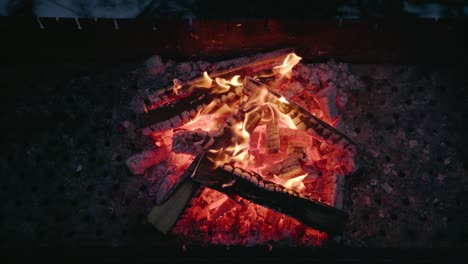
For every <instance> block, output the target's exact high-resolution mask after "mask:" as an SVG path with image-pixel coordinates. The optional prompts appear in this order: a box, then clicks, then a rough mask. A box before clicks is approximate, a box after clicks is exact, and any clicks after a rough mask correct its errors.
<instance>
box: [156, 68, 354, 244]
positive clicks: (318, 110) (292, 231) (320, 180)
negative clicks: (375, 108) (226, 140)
mask: <svg viewBox="0 0 468 264" xmlns="http://www.w3.org/2000/svg"><path fill="white" fill-rule="evenodd" d="M286 69H287V70H291V69H292V66H291V67H290V68H288V67H286ZM281 75H288V76H289V73H288V72H286V71H284V72H281ZM293 81H294V79H286V78H281V80H279V81H277V82H276V86H272V87H271V88H272V89H275V90H276V91H277V92H279V93H281V94H286V93H287V92H288V91H287V89H289V85H290V84H291V83H292V82H293ZM215 83H218V84H221V85H225V81H224V80H219V79H216V82H215ZM323 85H324V86H326V84H323ZM226 87H227V88H226ZM226 87H225V86H223V88H226V89H228V88H229V86H226ZM184 96H186V94H177V95H175V94H173V95H172V96H171V97H170V98H168V99H167V100H166V101H159V102H157V104H154V105H152V106H151V107H150V109H154V108H156V107H158V106H160V105H163V104H167V103H169V102H173V101H175V100H178V99H180V98H182V97H184ZM286 98H288V97H286ZM282 99H283V100H286V99H284V98H282ZM287 100H290V102H291V101H292V102H295V103H297V104H298V105H300V106H302V107H303V108H305V109H306V110H308V111H309V112H310V113H312V114H313V115H315V116H317V117H318V118H320V119H322V120H324V121H325V122H327V123H328V124H330V125H332V126H333V127H336V125H337V124H338V122H339V119H338V117H335V118H333V120H330V119H329V118H328V111H327V109H328V106H327V105H323V104H321V103H320V102H319V100H317V98H315V96H314V94H312V93H308V94H306V93H304V94H301V95H300V96H299V95H295V96H292V97H289V98H288V99H287ZM264 104H268V102H264ZM225 118H226V114H225V113H224V112H222V111H220V112H217V113H215V114H213V115H203V114H201V115H200V116H199V118H198V119H197V120H196V121H193V122H190V123H189V124H186V125H184V126H183V127H182V128H181V129H187V130H195V129H202V130H205V131H216V130H218V129H219V128H220V126H221V124H222V122H223V120H224V119H225ZM239 125H240V130H241V133H239V135H237V136H239V137H242V139H245V140H247V143H248V144H247V145H246V146H247V149H248V151H247V152H246V153H244V154H245V157H246V158H245V159H244V160H247V157H250V158H251V160H249V161H251V162H250V163H245V164H243V166H244V165H245V166H244V167H245V168H246V169H248V170H251V171H255V172H256V173H259V174H260V175H262V176H263V177H267V176H266V174H265V173H264V171H263V169H265V168H271V167H273V166H274V164H276V163H280V162H281V161H282V160H284V159H285V158H287V157H288V155H290V153H288V151H290V150H289V149H288V146H290V145H292V144H297V145H303V146H304V151H305V153H306V154H307V160H301V161H300V170H301V171H300V172H299V173H298V174H300V175H307V176H306V177H304V179H303V180H302V182H300V181H299V183H300V184H301V186H300V190H301V193H302V194H304V195H305V196H306V197H308V198H310V199H313V200H317V201H320V202H323V203H326V204H328V205H331V206H333V205H334V202H335V201H334V199H335V195H336V179H337V176H338V175H339V174H346V173H348V172H350V171H352V170H353V169H354V163H353V160H352V158H350V157H349V156H348V155H346V153H345V152H344V151H343V150H341V149H338V148H336V147H334V146H330V145H328V144H325V143H324V142H321V141H320V140H318V139H316V138H313V137H312V136H310V135H309V134H307V133H306V132H304V131H302V130H298V129H296V127H295V125H294V124H293V126H291V125H288V124H286V123H283V122H280V123H279V128H278V130H279V134H280V147H279V150H278V151H277V152H276V153H271V152H269V151H268V150H267V149H266V147H265V146H266V137H265V133H266V132H265V130H266V128H265V125H264V124H261V125H259V126H258V127H256V128H255V129H253V131H252V132H251V133H250V134H249V133H247V135H244V134H245V133H246V132H245V130H244V127H242V125H243V124H242V122H241V123H239ZM171 131H172V130H171ZM242 133H244V134H242ZM153 139H154V142H155V144H156V145H158V146H163V145H166V144H171V143H169V142H164V139H166V140H167V139H168V137H167V135H166V137H164V136H161V134H160V133H158V134H154V135H153ZM236 144H237V143H236ZM246 146H245V145H243V146H242V147H246ZM242 157H244V156H242ZM223 162H224V161H223ZM236 162H237V161H236ZM186 165H187V164H185V163H184V166H186ZM177 171H181V170H177ZM280 176H281V175H276V174H275V175H274V176H273V177H271V176H269V177H270V178H269V180H272V181H276V182H277V183H278V184H283V183H284V182H286V181H287V180H288V179H280ZM296 176H297V175H295V176H294V177H296ZM289 183H291V182H289ZM288 188H289V187H288ZM294 188H299V187H298V186H294ZM172 233H173V234H175V235H176V236H177V237H179V239H181V240H183V243H185V244H202V245H204V244H220V245H258V244H267V243H270V242H287V243H288V244H289V245H293V246H294V245H296V246H319V245H321V244H322V243H323V241H324V240H325V239H326V238H327V234H326V233H323V232H320V231H317V230H315V229H313V228H310V227H308V226H305V225H303V224H302V223H300V222H298V221H297V220H295V219H293V218H290V217H288V216H285V215H283V214H280V213H277V212H274V211H272V210H270V209H267V208H264V207H262V206H259V205H257V204H254V203H251V202H249V201H248V200H245V199H242V198H235V197H227V196H226V195H224V194H222V193H219V192H217V191H214V190H212V189H209V188H205V189H203V191H202V192H201V194H200V195H199V196H198V197H196V198H195V199H193V200H192V202H191V204H190V205H189V206H188V208H187V209H186V211H185V213H184V214H183V215H182V216H181V218H180V219H179V221H178V222H177V224H176V226H175V227H174V228H173V229H172Z"/></svg>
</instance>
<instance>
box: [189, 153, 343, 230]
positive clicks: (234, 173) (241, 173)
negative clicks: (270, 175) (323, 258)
mask: <svg viewBox="0 0 468 264" xmlns="http://www.w3.org/2000/svg"><path fill="white" fill-rule="evenodd" d="M192 179H193V180H194V181H195V182H197V183H199V184H201V185H204V186H207V187H210V188H212V189H215V190H217V191H220V192H222V193H225V194H228V195H238V196H240V197H242V198H244V199H247V200H249V201H252V202H254V203H256V204H259V205H262V206H264V207H267V208H269V209H272V210H274V211H277V212H280V213H283V214H286V215H288V216H291V217H294V218H296V219H297V220H299V221H301V222H302V223H304V224H306V225H308V226H310V227H313V228H316V229H318V230H321V231H324V232H327V233H331V234H338V233H341V232H343V230H344V227H345V224H346V220H347V218H348V214H347V213H346V212H344V211H341V210H339V209H337V208H334V207H332V206H329V205H326V204H323V203H320V202H317V201H313V200H310V199H308V198H306V197H305V196H304V195H302V194H300V193H298V192H295V191H293V190H290V189H288V188H286V187H283V186H281V185H279V184H276V183H273V182H270V181H267V180H264V179H263V178H262V177H261V176H260V175H258V174H256V173H253V172H249V171H246V170H243V169H240V168H236V167H233V166H231V165H229V164H226V165H223V166H221V167H217V168H213V164H212V163H211V162H210V161H209V160H208V159H206V158H203V159H202V160H201V163H200V166H199V168H198V170H197V172H196V173H195V174H193V176H192Z"/></svg>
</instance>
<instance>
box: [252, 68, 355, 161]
mask: <svg viewBox="0 0 468 264" xmlns="http://www.w3.org/2000/svg"><path fill="white" fill-rule="evenodd" d="M262 89H263V90H266V91H267V96H266V97H267V98H266V99H265V100H266V101H267V102H269V103H272V104H274V105H276V106H277V107H278V110H279V111H280V112H281V113H282V114H285V115H288V116H289V117H290V118H291V119H292V121H293V122H294V124H295V125H296V127H297V128H298V129H300V130H304V131H306V132H307V133H308V134H310V135H311V136H313V137H315V138H317V139H319V140H321V141H325V142H326V143H327V144H330V145H332V146H337V147H339V148H341V149H343V150H346V151H347V152H348V153H349V154H351V155H352V156H354V155H356V154H357V146H356V143H354V141H353V140H351V139H350V138H349V137H347V136H346V135H344V134H343V133H341V132H340V131H338V130H337V129H335V128H334V127H332V126H330V125H329V124H327V123H326V122H325V121H323V120H321V119H319V118H317V117H316V116H314V115H311V114H310V113H309V112H308V111H307V110H305V109H303V108H302V107H300V106H299V105H297V104H295V103H294V102H284V101H282V100H280V98H281V96H280V95H279V94H277V93H275V92H274V91H272V90H271V89H269V88H268V87H267V86H266V85H264V84H263V83H261V82H259V81H257V80H254V79H253V78H250V77H247V78H245V80H244V87H243V92H244V93H245V94H246V95H247V96H251V95H252V94H254V93H256V92H258V91H259V90H262Z"/></svg>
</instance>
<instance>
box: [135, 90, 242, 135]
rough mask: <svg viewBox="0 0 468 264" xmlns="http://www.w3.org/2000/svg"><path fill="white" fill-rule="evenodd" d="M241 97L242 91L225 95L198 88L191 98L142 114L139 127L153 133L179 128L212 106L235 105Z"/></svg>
mask: <svg viewBox="0 0 468 264" xmlns="http://www.w3.org/2000/svg"><path fill="white" fill-rule="evenodd" d="M240 95H241V89H229V90H228V91H226V92H223V93H209V92H207V91H206V88H196V89H194V91H193V92H192V93H191V94H190V95H189V96H186V97H183V98H181V99H180V100H177V101H172V102H170V103H168V104H165V105H162V106H160V107H158V108H156V109H152V110H149V111H148V112H147V113H142V114H141V115H140V120H139V126H140V127H141V128H146V127H149V130H150V131H152V132H154V131H161V130H166V129H170V128H177V127H180V126H182V125H184V124H187V123H188V122H190V121H192V120H193V119H194V118H195V117H196V116H197V115H198V114H199V113H200V112H202V111H204V110H206V109H207V108H208V107H209V106H210V105H214V106H218V107H219V106H221V105H222V103H225V104H227V105H231V104H234V103H235V102H236V101H238V100H239V99H240ZM209 110H212V109H209ZM207 114H209V111H208V112H207Z"/></svg>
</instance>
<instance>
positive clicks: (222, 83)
mask: <svg viewBox="0 0 468 264" xmlns="http://www.w3.org/2000/svg"><path fill="white" fill-rule="evenodd" d="M239 78H240V75H236V76H234V77H232V78H231V80H229V81H228V80H226V79H224V78H215V82H216V83H217V84H218V85H219V87H221V88H224V89H225V90H224V92H225V91H227V90H229V88H231V86H230V85H232V86H236V87H237V86H241V85H242V83H241V82H239Z"/></svg>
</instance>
